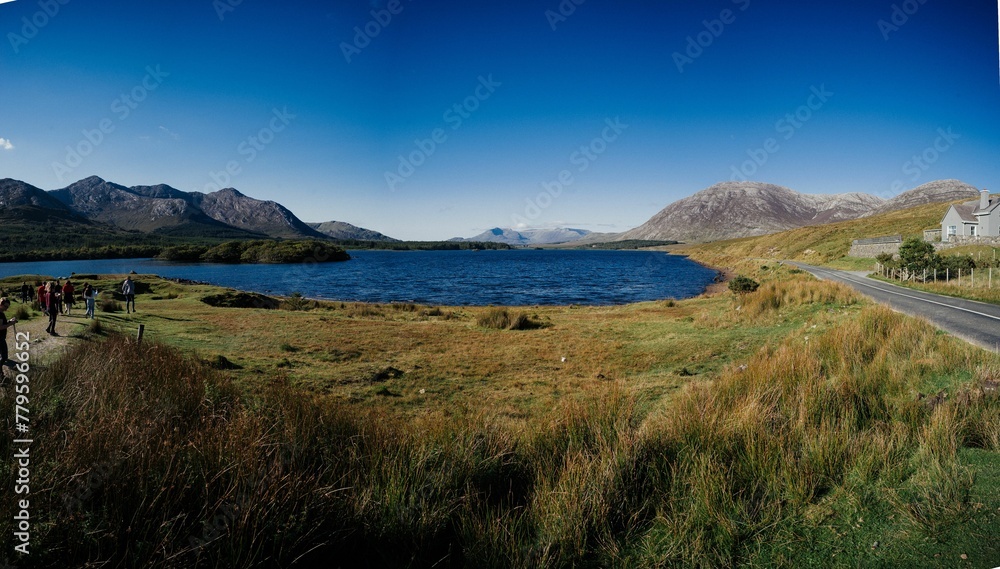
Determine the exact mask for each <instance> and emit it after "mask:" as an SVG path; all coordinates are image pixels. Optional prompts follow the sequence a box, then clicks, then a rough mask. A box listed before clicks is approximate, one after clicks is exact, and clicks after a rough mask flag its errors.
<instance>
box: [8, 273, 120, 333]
mask: <svg viewBox="0 0 1000 569" xmlns="http://www.w3.org/2000/svg"><path fill="white" fill-rule="evenodd" d="M97 292H98V291H97V289H96V288H94V287H93V286H91V284H90V283H84V284H83V287H82V288H80V289H77V287H76V286H75V285H74V284H73V282H72V280H70V279H66V282H65V283H60V282H59V281H58V280H55V281H48V282H41V281H39V282H36V283H35V287H32V286H31V285H29V284H28V283H27V282H24V283H22V284H21V290H20V295H19V297H18V298H19V300H20V301H21V302H22V303H23V304H29V303H34V302H36V301H37V302H38V308H39V309H40V310H41V311H42V312H44V313H45V314H46V315H47V316H48V317H49V325H48V327H47V328H46V329H45V331H46V332H48V333H49V334H52V335H57V334H56V319H57V317H58V315H59V314H63V315H66V316H69V315H70V313H71V312H72V311H73V308H74V307H75V306H76V303H77V301H78V300H80V299H82V300H83V303H84V306H85V307H86V313H85V314H84V318H94V309H95V308H96V305H97ZM121 293H122V296H124V297H125V311H126V313H132V312H135V281H133V280H132V277H126V278H125V281H124V282H123V283H122V284H121ZM6 296H7V295H6V293H4V292H2V291H0V297H4V300H7V298H6ZM7 304H8V306H9V305H10V301H9V300H8V301H7ZM2 328H3V326H2V324H0V329H2Z"/></svg>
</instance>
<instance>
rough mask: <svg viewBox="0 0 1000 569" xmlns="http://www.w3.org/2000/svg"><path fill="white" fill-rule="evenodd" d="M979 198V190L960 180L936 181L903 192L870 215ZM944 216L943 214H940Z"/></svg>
mask: <svg viewBox="0 0 1000 569" xmlns="http://www.w3.org/2000/svg"><path fill="white" fill-rule="evenodd" d="M978 197H979V190H978V189H977V188H976V187H975V186H970V185H969V184H966V183H965V182H962V181H960V180H937V181H936V182H929V183H927V184H924V185H922V186H918V187H916V188H913V189H912V190H908V191H905V192H903V193H901V194H899V195H898V196H896V197H894V198H892V199H890V200H888V201H886V202H885V203H884V204H882V205H880V206H879V207H877V208H875V210H874V211H872V212H871V215H876V214H880V213H889V212H890V211H896V210H899V209H908V208H911V207H916V206H918V205H924V204H928V203H941V202H952V201H956V200H972V199H977V198H978ZM941 215H942V216H944V212H942V213H941Z"/></svg>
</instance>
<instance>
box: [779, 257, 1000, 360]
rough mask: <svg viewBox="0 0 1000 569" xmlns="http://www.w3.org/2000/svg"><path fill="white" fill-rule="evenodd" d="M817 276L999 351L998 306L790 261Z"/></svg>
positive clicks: (855, 273) (999, 322)
mask: <svg viewBox="0 0 1000 569" xmlns="http://www.w3.org/2000/svg"><path fill="white" fill-rule="evenodd" d="M790 264H792V265H795V266H796V267H799V268H800V269H802V270H804V271H808V272H810V273H812V274H813V275H815V276H816V277H817V278H819V279H823V280H831V281H837V282H841V283H844V284H846V285H849V286H852V287H854V288H855V289H856V290H857V291H858V292H860V293H861V294H864V295H865V296H868V297H870V298H872V299H874V300H876V301H877V302H880V303H882V304H887V305H889V306H890V307H891V308H892V309H893V310H897V311H899V312H903V313H905V314H909V315H911V316H918V317H920V318H924V319H926V320H928V321H930V322H931V324H933V325H935V326H937V327H938V328H940V329H942V330H945V331H947V332H950V333H951V334H954V335H955V336H958V337H959V338H962V339H964V340H966V341H969V342H972V343H973V344H976V345H978V346H981V347H983V348H985V349H987V350H990V351H993V352H997V351H1000V306H998V305H996V304H986V303H984V302H976V301H973V300H965V299H962V298H953V297H950V296H941V295H939V294H931V293H927V292H921V291H917V290H912V289H908V288H903V287H900V286H896V285H893V284H889V283H885V282H882V281H877V280H875V279H870V278H868V277H866V276H865V273H858V272H848V271H838V270H835V269H828V268H825V267H814V266H812V265H806V264H803V263H790Z"/></svg>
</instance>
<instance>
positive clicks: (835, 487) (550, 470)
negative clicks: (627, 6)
mask: <svg viewBox="0 0 1000 569" xmlns="http://www.w3.org/2000/svg"><path fill="white" fill-rule="evenodd" d="M752 266H753V267H754V268H755V270H758V271H760V274H759V275H758V277H759V278H760V279H761V280H762V285H761V287H760V288H759V289H758V290H757V291H756V292H754V293H752V294H748V295H745V296H743V297H742V298H737V297H734V296H733V295H731V294H729V293H720V294H714V295H706V296H702V297H699V298H695V299H690V300H684V301H679V302H678V301H664V302H655V303H643V304H638V305H631V306H622V307H546V308H537V309H536V308H509V307H508V308H507V309H506V310H507V311H508V312H509V313H510V316H511V318H509V319H504V318H499V317H495V316H496V315H495V314H492V313H491V310H492V311H496V310H497V309H490V308H481V309H480V308H448V307H422V306H413V305H356V304H343V305H342V304H340V303H318V304H317V303H312V302H310V301H305V300H302V299H298V300H294V299H290V300H286V301H284V302H283V303H282V304H281V307H280V308H278V309H262V308H217V307H212V306H209V305H207V304H205V303H204V302H202V299H203V298H204V297H206V296H209V295H217V294H219V293H220V292H222V291H220V290H219V289H216V288H215V287H209V286H205V285H187V284H179V283H174V282H170V281H165V280H160V279H155V278H153V277H146V276H140V277H138V279H137V281H138V282H140V283H144V284H145V285H147V286H146V287H144V288H143V289H142V293H141V294H140V295H139V297H138V299H137V308H138V309H139V313H138V314H137V315H124V314H122V313H119V312H112V313H102V312H99V316H100V319H101V322H102V326H101V327H102V330H100V331H94V330H93V329H90V330H89V331H88V330H87V328H86V327H85V325H84V323H82V322H77V321H76V320H75V317H70V318H64V319H62V320H61V321H60V322H62V324H61V326H65V328H64V330H65V331H66V335H75V336H78V338H75V339H74V341H73V345H72V346H71V347H69V348H68V349H69V351H68V352H66V353H65V354H64V355H63V356H62V357H58V358H56V357H54V356H53V357H52V358H50V359H49V360H48V361H47V363H44V364H42V362H39V364H41V365H39V373H38V375H37V376H36V377H34V378H33V379H32V394H33V399H32V404H33V405H34V409H35V416H36V417H37V423H35V424H33V429H34V430H33V436H34V437H35V440H36V441H44V444H37V445H36V446H35V447H34V448H35V449H37V452H38V453H39V454H38V456H37V459H38V462H37V464H39V465H44V468H43V467H41V466H40V467H38V468H37V470H36V471H35V473H34V474H33V476H34V477H35V479H34V480H33V482H32V488H33V489H35V490H34V492H35V493H34V494H33V496H32V504H33V506H32V507H33V516H35V521H34V526H33V527H34V528H35V530H34V531H35V532H36V533H35V539H36V540H37V543H38V544H40V545H39V548H38V549H37V550H36V551H35V555H36V556H34V557H33V562H34V563H35V564H36V565H37V566H42V567H45V566H50V567H56V566H60V567H61V566H77V565H81V564H83V563H84V562H85V561H90V562H102V561H107V562H111V564H112V565H116V564H117V565H122V564H124V565H132V566H144V567H187V566H194V565H193V564H198V566H208V567H241V566H260V565H264V566H294V565H292V564H293V562H295V561H296V560H298V561H299V562H300V563H302V564H303V565H302V566H308V565H305V564H306V563H308V562H310V561H314V560H329V559H331V558H335V559H337V560H338V563H341V564H343V565H345V566H351V565H365V564H366V565H371V566H400V565H407V566H418V567H419V566H426V567H430V566H433V565H435V564H436V563H437V564H438V566H442V565H449V566H469V567H539V566H541V567H562V566H570V565H576V566H595V567H597V566H600V567H635V566H733V565H747V566H760V567H775V566H777V567H782V566H784V567H801V566H829V565H844V566H858V565H862V566H927V567H934V566H941V567H953V566H956V565H958V566H963V565H965V564H967V565H968V566H987V564H988V563H989V562H991V561H995V559H997V556H998V555H1000V551H998V549H997V547H998V546H997V545H996V542H995V541H994V540H993V539H991V536H994V535H996V534H997V533H998V532H1000V521H998V514H1000V498H998V496H1000V487H998V484H1000V479H998V477H997V476H996V472H997V471H998V468H1000V460H998V458H997V457H998V456H1000V455H998V454H997V452H996V451H997V450H1000V440H998V435H997V433H1000V401H998V399H997V397H996V384H997V381H998V380H1000V361H998V359H997V357H996V356H994V355H991V354H989V353H987V352H984V351H982V350H978V349H976V348H974V347H971V346H968V345H966V344H964V343H962V342H960V341H958V340H955V339H953V338H951V337H948V336H945V335H941V334H938V333H936V332H935V331H934V330H933V329H931V328H930V327H928V326H926V325H924V324H922V323H920V322H918V321H916V320H913V319H910V318H907V317H905V316H902V315H899V314H895V313H893V312H891V311H889V310H887V309H884V308H880V307H875V306H871V305H869V304H868V303H867V302H866V301H864V300H862V299H860V298H859V297H857V296H855V295H854V294H853V293H852V292H851V291H850V290H849V289H846V288H843V287H840V286H838V285H835V284H832V283H827V282H817V281H814V280H812V279H811V277H808V275H805V274H803V273H801V272H799V271H796V270H793V269H790V268H788V267H786V266H780V265H768V266H767V268H766V269H761V268H760V266H759V264H758V263H756V262H754V263H753V264H752ZM737 268H738V269H740V266H737ZM93 280H96V281H97V282H98V284H99V288H100V287H104V286H106V285H110V284H111V283H116V282H118V280H119V279H118V278H117V277H114V278H112V277H107V278H106V279H104V278H97V279H93ZM18 282H20V281H18ZM105 283H106V284H105ZM522 314H523V316H524V317H525V319H526V321H529V322H531V323H532V325H531V326H527V327H526V328H527V329H521V330H511V329H498V328H492V327H489V326H490V325H492V324H491V323H493V322H514V321H518V320H519V319H518V318H517V317H518V316H520V315H522ZM139 323H143V324H145V326H146V334H147V336H146V340H145V341H144V344H143V345H142V346H138V345H137V344H136V343H135V342H134V340H131V339H128V338H126V337H121V336H117V335H115V334H113V333H109V330H114V329H116V328H117V329H120V330H122V331H123V332H124V333H126V334H130V333H131V332H132V331H133V330H134V328H135V326H136V325H137V324H139ZM502 327H508V326H507V325H505V326H502ZM563 358H565V360H564V359H563ZM213 366H214V368H227V369H214V368H213ZM941 391H946V392H947V394H948V396H947V397H945V396H944V395H941V396H940V397H937V394H938V393H939V392H941ZM4 393H5V396H6V397H8V398H9V397H10V391H9V383H8V384H5V386H4ZM919 393H924V394H928V396H927V397H924V398H920V396H919ZM8 400H9V399H8ZM10 420H12V419H10V418H7V417H5V421H8V422H9V421H10ZM7 427H8V428H9V427H10V425H9V424H8V425H7ZM0 446H2V447H3V448H0V452H2V454H3V455H4V456H8V457H9V456H11V453H12V452H13V449H12V448H11V447H10V442H9V440H6V439H5V440H4V441H3V444H2V445H0ZM12 466H13V464H12V463H11V461H9V460H6V461H2V462H0V483H2V484H4V485H5V487H12V484H13V479H12V476H15V475H16V473H15V472H14V470H13V468H12ZM11 507H12V505H11V504H10V503H9V502H8V501H4V502H3V508H5V511H4V513H3V515H2V516H0V532H2V533H3V535H6V536H10V535H11V531H10V530H11V526H10V524H11V523H12V522H11V520H12V517H13V513H12V512H9V511H7V510H6V509H9V508H11ZM8 514H10V515H8ZM6 539H8V540H9V539H10V538H9V537H8V538H6ZM5 551H10V549H9V547H7V548H6V550H5ZM963 556H964V557H963Z"/></svg>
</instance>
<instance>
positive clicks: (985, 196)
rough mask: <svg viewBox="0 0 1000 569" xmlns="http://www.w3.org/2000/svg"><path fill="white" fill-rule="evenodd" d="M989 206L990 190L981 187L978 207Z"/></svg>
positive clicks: (984, 207)
mask: <svg viewBox="0 0 1000 569" xmlns="http://www.w3.org/2000/svg"><path fill="white" fill-rule="evenodd" d="M989 206H990V191H989V190H987V189H985V188H983V189H982V190H979V209H986V208H987V207H989Z"/></svg>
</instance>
